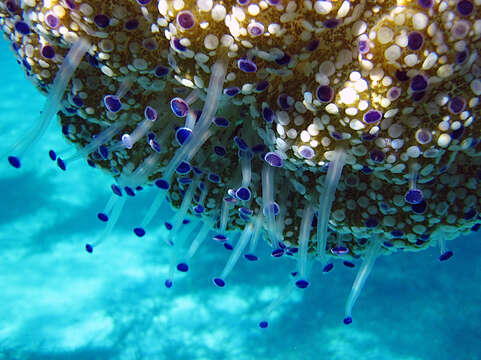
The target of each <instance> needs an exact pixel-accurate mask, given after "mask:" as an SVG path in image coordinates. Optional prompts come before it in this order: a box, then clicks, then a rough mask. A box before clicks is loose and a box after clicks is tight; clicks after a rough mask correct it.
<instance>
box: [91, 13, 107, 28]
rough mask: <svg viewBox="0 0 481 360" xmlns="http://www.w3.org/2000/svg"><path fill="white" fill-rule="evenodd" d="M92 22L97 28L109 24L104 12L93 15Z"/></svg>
mask: <svg viewBox="0 0 481 360" xmlns="http://www.w3.org/2000/svg"><path fill="white" fill-rule="evenodd" d="M94 23H95V25H97V26H98V27H99V28H106V27H107V26H109V24H110V19H109V18H108V16H107V15H104V14H97V15H95V16H94Z"/></svg>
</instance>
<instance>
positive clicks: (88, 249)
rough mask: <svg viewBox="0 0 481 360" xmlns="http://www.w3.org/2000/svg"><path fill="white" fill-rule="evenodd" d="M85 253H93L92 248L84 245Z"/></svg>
mask: <svg viewBox="0 0 481 360" xmlns="http://www.w3.org/2000/svg"><path fill="white" fill-rule="evenodd" d="M85 251H87V252H88V253H89V254H91V253H92V252H93V251H94V247H93V246H92V245H90V244H85Z"/></svg>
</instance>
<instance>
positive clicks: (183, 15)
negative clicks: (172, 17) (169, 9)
mask: <svg viewBox="0 0 481 360" xmlns="http://www.w3.org/2000/svg"><path fill="white" fill-rule="evenodd" d="M177 23H178V24H179V25H180V27H181V28H182V29H184V30H189V29H192V27H193V26H194V24H195V18H194V15H192V13H191V12H190V11H181V12H179V13H178V14H177Z"/></svg>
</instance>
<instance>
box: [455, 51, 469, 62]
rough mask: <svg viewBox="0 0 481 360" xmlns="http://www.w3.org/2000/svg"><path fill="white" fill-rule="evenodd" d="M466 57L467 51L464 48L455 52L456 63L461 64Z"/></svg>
mask: <svg viewBox="0 0 481 360" xmlns="http://www.w3.org/2000/svg"><path fill="white" fill-rule="evenodd" d="M467 58H468V52H467V51H466V50H464V51H460V52H457V53H456V63H457V64H462V63H463V62H465V61H466V59H467Z"/></svg>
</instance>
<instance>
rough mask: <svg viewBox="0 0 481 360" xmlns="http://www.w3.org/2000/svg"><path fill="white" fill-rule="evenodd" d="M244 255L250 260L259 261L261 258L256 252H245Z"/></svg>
mask: <svg viewBox="0 0 481 360" xmlns="http://www.w3.org/2000/svg"><path fill="white" fill-rule="evenodd" d="M244 257H245V258H246V259H247V260H249V261H257V260H258V259H259V258H258V257H257V256H256V255H254V254H245V255H244Z"/></svg>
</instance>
